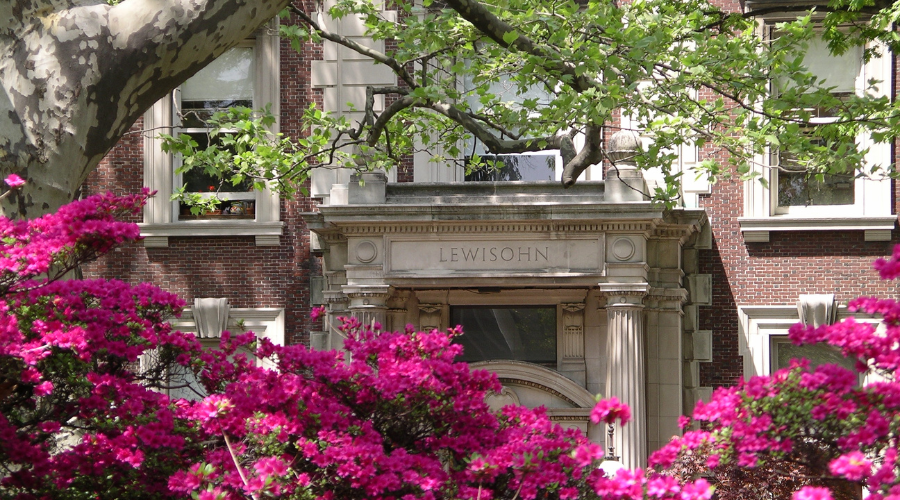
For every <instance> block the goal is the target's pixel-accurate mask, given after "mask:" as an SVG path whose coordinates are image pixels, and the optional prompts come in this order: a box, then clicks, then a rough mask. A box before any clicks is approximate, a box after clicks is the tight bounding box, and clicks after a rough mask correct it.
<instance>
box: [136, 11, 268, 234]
mask: <svg viewBox="0 0 900 500" xmlns="http://www.w3.org/2000/svg"><path fill="white" fill-rule="evenodd" d="M277 33H278V19H277V18H276V19H273V20H272V21H271V22H269V23H268V24H266V25H265V26H264V27H263V28H262V29H261V31H260V32H259V33H258V34H257V36H256V37H255V39H254V41H253V42H252V43H253V44H254V57H255V66H256V74H255V80H254V95H253V103H254V107H257V108H258V107H261V104H262V103H268V104H270V105H271V110H272V113H273V114H274V115H275V117H276V123H275V124H274V125H273V127H272V128H273V132H277V131H278V129H279V125H280V123H279V120H278V118H279V117H280V101H281V95H280V77H281V75H280V64H279V63H280V39H279V36H278V34H277ZM176 92H177V91H176ZM176 99H177V96H176V95H175V93H173V94H171V95H169V96H167V97H165V98H163V99H160V100H159V101H158V102H157V103H156V104H154V105H153V107H151V108H150V109H149V110H148V111H147V112H146V113H145V114H144V129H145V130H147V131H148V133H147V134H146V135H145V137H144V185H145V186H147V187H149V188H150V190H151V191H156V196H154V197H153V198H151V199H150V200H149V201H148V203H147V205H146V206H145V207H144V220H143V223H141V224H138V225H139V226H140V228H141V236H143V237H144V240H143V241H144V246H145V247H168V246H169V237H191V236H254V237H255V239H256V245H257V246H277V245H280V243H281V241H280V240H281V238H280V237H281V234H282V230H283V226H284V223H283V222H282V221H281V220H280V209H281V203H280V197H279V195H278V193H277V192H276V191H274V190H271V189H268V188H267V189H265V190H263V191H258V192H256V193H255V199H256V218H255V219H239V220H190V221H182V220H178V203H177V202H172V201H170V198H171V195H172V192H173V189H174V186H175V185H176V184H175V183H176V181H178V180H180V176H176V175H175V174H174V168H175V166H176V164H177V163H176V162H177V161H178V160H177V159H176V158H174V157H173V155H172V154H169V153H165V152H163V151H162V140H161V139H160V138H159V133H160V131H162V132H166V131H171V130H174V128H173V127H175V126H177V125H178V123H177V120H176V117H175V116H174V113H173V108H175V105H176V104H177V101H176ZM258 104H260V105H258ZM176 177H178V179H176Z"/></svg>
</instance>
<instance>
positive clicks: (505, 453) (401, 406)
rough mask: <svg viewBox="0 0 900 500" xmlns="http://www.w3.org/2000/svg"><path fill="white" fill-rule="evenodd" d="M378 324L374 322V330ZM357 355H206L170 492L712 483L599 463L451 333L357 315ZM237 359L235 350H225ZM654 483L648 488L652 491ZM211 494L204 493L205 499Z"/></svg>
mask: <svg viewBox="0 0 900 500" xmlns="http://www.w3.org/2000/svg"><path fill="white" fill-rule="evenodd" d="M376 328H377V326H376ZM341 329H342V331H343V332H344V333H345V334H346V335H347V340H346V341H345V343H344V347H345V348H346V350H347V352H349V354H350V361H349V362H345V360H344V355H343V353H338V352H334V351H332V352H318V351H312V350H309V349H307V348H306V347H305V346H301V345H292V346H284V347H282V346H273V345H271V344H269V343H267V342H265V341H263V340H260V341H258V344H259V345H258V346H257V354H258V355H259V356H261V357H267V358H270V359H271V360H273V361H274V362H275V363H276V365H277V368H278V369H277V371H273V370H268V369H264V368H260V367H258V364H257V363H256V362H255V361H254V360H253V359H248V357H244V356H241V355H239V354H234V353H235V352H236V351H234V349H235V348H236V346H238V345H240V344H243V343H245V342H251V341H253V339H252V337H249V336H243V337H238V338H235V339H234V340H229V342H228V346H227V349H226V350H225V352H224V353H223V355H221V356H212V357H208V359H207V364H206V366H205V367H204V368H203V370H202V372H201V379H202V380H203V382H204V383H205V385H206V389H207V390H208V391H209V392H210V393H211V395H210V396H208V397H206V398H205V399H203V400H202V401H199V402H196V403H193V404H190V405H185V406H182V407H180V408H179V410H178V411H177V416H178V417H180V418H184V419H185V420H187V421H193V422H197V424H198V426H199V429H200V430H201V432H202V437H201V439H202V440H203V441H205V442H206V443H210V445H209V446H208V447H207V448H206V450H205V452H204V454H203V456H202V457H200V458H202V461H198V462H197V463H196V464H194V465H193V466H191V467H190V468H189V469H187V470H184V471H181V472H178V473H176V474H174V475H173V476H172V477H171V478H170V479H169V487H170V488H171V489H172V490H173V491H175V492H179V493H181V494H183V495H188V494H192V495H197V496H198V498H207V497H208V498H224V499H237V498H247V497H253V498H263V497H265V496H272V497H276V498H292V499H293V498H321V499H331V498H334V499H399V498H404V499H444V498H447V499H450V498H454V499H455V498H460V499H484V500H488V499H513V498H522V499H534V498H553V499H556V498H559V499H570V498H585V497H588V496H593V495H599V496H601V497H603V498H610V499H614V498H621V499H638V498H645V497H646V496H648V495H649V497H651V498H682V499H684V500H688V499H708V498H709V497H710V495H711V494H712V490H711V489H710V487H709V485H708V484H706V482H705V481H702V480H701V481H698V482H697V483H693V482H691V483H688V484H686V485H681V484H679V483H678V482H677V481H675V480H674V479H673V478H671V477H665V476H659V475H657V474H651V475H650V476H647V475H645V474H644V472H643V471H621V472H620V473H619V475H617V476H616V477H614V478H606V477H604V476H603V475H602V473H601V472H600V471H599V470H598V469H597V465H598V464H599V459H601V458H602V455H603V453H602V449H601V447H600V446H598V445H597V444H594V443H590V442H588V441H587V439H586V438H585V437H584V435H583V434H581V433H580V432H578V431H575V430H564V429H563V428H562V427H560V426H559V425H557V424H554V423H553V422H551V421H550V420H549V418H548V417H547V415H546V413H545V411H544V410H543V409H536V410H530V409H527V408H524V407H519V406H508V407H506V408H504V409H503V410H502V411H501V412H500V413H499V414H497V413H494V412H492V411H491V410H490V408H489V407H488V406H487V404H485V401H484V399H485V396H486V395H487V394H488V392H490V391H499V390H500V388H501V387H500V384H499V383H498V381H497V378H496V376H495V375H493V374H491V373H489V372H486V371H482V370H475V371H472V370H470V369H469V367H468V365H466V364H465V363H458V362H455V361H454V359H455V358H456V357H457V356H458V355H459V353H460V352H461V347H460V346H459V345H458V344H453V343H452V336H453V335H457V334H459V333H461V332H458V331H457V332H451V334H450V335H448V334H447V333H441V332H437V331H434V332H431V333H425V332H415V331H412V330H407V331H405V332H382V331H379V330H377V329H376V330H372V329H370V328H368V327H365V326H363V325H361V324H360V323H359V322H357V321H356V320H354V319H348V320H346V321H345V322H344V324H343V326H342V327H341ZM228 354H231V356H228ZM628 418H629V412H628V408H627V407H626V406H625V405H622V404H621V403H619V402H618V401H616V400H610V401H601V403H600V404H598V409H597V410H595V412H594V414H593V415H592V420H593V421H594V422H595V423H599V422H613V421H618V422H620V423H622V422H625V421H627V419H628ZM648 491H649V494H648ZM204 495H205V496H204Z"/></svg>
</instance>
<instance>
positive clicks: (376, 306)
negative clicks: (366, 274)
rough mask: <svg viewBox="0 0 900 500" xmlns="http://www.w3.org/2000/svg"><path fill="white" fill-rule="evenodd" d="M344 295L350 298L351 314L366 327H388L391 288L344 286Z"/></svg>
mask: <svg viewBox="0 0 900 500" xmlns="http://www.w3.org/2000/svg"><path fill="white" fill-rule="evenodd" d="M344 294H345V295H347V297H349V298H350V314H351V315H352V316H353V317H354V318H356V319H358V320H359V321H360V323H362V324H364V325H366V326H373V325H375V326H377V327H379V328H381V327H384V326H386V323H385V319H386V318H387V316H386V314H387V310H388V307H387V299H388V297H390V286H388V285H368V286H351V285H345V286H344Z"/></svg>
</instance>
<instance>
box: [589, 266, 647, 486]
mask: <svg viewBox="0 0 900 500" xmlns="http://www.w3.org/2000/svg"><path fill="white" fill-rule="evenodd" d="M600 289H601V291H602V293H603V295H604V296H606V314H607V318H608V319H607V321H608V323H607V329H608V331H607V340H606V360H607V361H606V394H604V395H603V396H604V397H616V398H618V399H619V401H622V402H623V403H626V404H627V405H628V406H629V407H631V422H629V423H628V424H627V425H625V426H624V427H622V426H618V425H617V426H616V429H615V431H616V434H615V446H616V452H617V453H618V454H619V455H620V456H621V457H622V463H623V464H624V465H625V466H626V467H628V468H630V469H634V468H638V467H646V466H647V399H646V398H647V396H646V391H647V387H646V386H647V384H646V367H645V366H644V358H645V347H644V318H643V312H644V305H643V298H644V296H645V295H647V292H648V291H649V285H647V284H645V283H602V284H600Z"/></svg>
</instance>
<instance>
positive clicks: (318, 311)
mask: <svg viewBox="0 0 900 500" xmlns="http://www.w3.org/2000/svg"><path fill="white" fill-rule="evenodd" d="M323 314H325V306H319V307H313V309H312V311H310V312H309V317H310V318H312V320H313V321H317V320H318V319H319V318H320V317H321V316H322V315H323Z"/></svg>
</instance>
